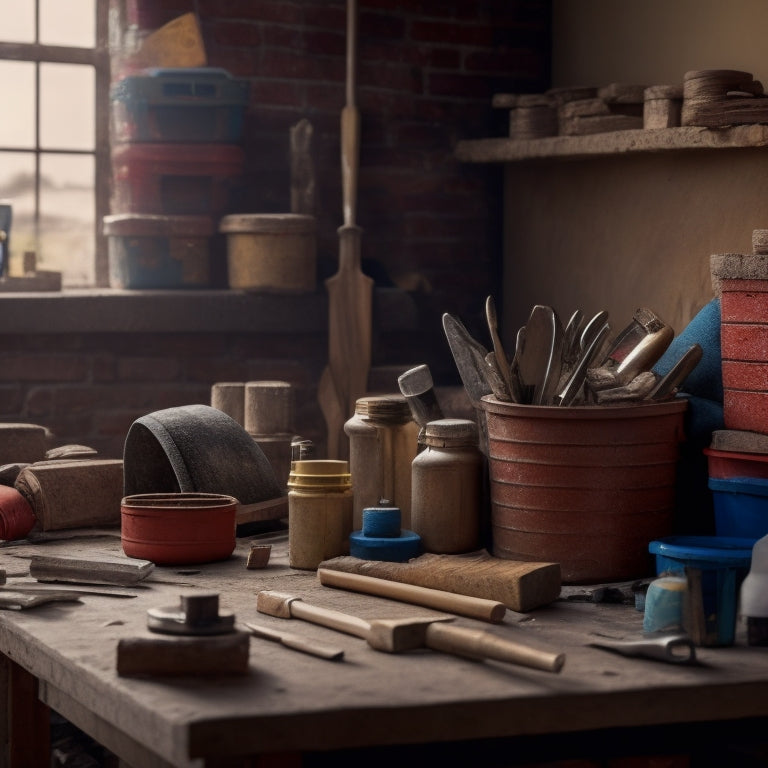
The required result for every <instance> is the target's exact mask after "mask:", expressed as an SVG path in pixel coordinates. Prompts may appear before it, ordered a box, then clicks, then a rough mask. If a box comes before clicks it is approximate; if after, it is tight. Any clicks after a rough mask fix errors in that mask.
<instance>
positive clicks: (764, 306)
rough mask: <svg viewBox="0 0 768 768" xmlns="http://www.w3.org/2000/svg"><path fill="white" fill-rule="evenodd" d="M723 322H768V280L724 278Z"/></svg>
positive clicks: (721, 303) (721, 302)
mask: <svg viewBox="0 0 768 768" xmlns="http://www.w3.org/2000/svg"><path fill="white" fill-rule="evenodd" d="M720 305H721V319H722V322H734V323H760V322H762V323H766V322H768V280H723V294H722V299H721V301H720Z"/></svg>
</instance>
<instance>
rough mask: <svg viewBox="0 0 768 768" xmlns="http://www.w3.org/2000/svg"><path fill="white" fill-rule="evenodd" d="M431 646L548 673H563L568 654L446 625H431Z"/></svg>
mask: <svg viewBox="0 0 768 768" xmlns="http://www.w3.org/2000/svg"><path fill="white" fill-rule="evenodd" d="M425 645H426V646H427V647H428V648H432V649H433V650H435V651H442V652H443V653H452V654H455V655H457V656H468V657H470V658H473V659H494V660H495V661H506V662H509V663H510V664H518V665H520V666H523V667H530V668H531V669H541V670H544V671H545V672H559V671H560V670H561V669H562V668H563V664H565V654H564V653H551V652H549V651H542V650H539V649H537V648H531V647H530V646H527V645H523V644H522V643H516V642H513V641H511V640H507V639H505V638H502V637H496V636H495V635H492V634H490V633H489V632H486V631H483V630H478V629H467V628H466V627H456V626H452V625H446V624H443V623H442V622H435V623H432V624H430V625H429V626H428V627H427V630H426V642H425Z"/></svg>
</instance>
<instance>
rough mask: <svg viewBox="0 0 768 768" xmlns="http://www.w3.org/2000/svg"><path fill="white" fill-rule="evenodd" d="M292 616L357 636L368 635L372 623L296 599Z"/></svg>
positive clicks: (292, 607) (292, 604)
mask: <svg viewBox="0 0 768 768" xmlns="http://www.w3.org/2000/svg"><path fill="white" fill-rule="evenodd" d="M291 616H292V617H293V618H296V619H303V620H304V621H309V622H310V623H312V624H319V625H320V626H321V627H328V628H329V629H335V630H337V631H338V632H345V633H346V634H348V635H354V636H355V637H362V638H363V639H365V638H367V637H368V632H369V630H370V628H371V625H370V624H369V623H368V622H367V621H365V620H363V619H358V618H357V616H349V615H348V614H346V613H341V612H340V611H334V610H332V609H330V608H321V607H319V606H316V605H310V604H309V603H305V602H304V601H302V600H295V601H294V602H292V603H291Z"/></svg>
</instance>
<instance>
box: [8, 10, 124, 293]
mask: <svg viewBox="0 0 768 768" xmlns="http://www.w3.org/2000/svg"><path fill="white" fill-rule="evenodd" d="M95 6H96V19H95V24H96V46H95V48H76V47H70V46H62V45H43V44H41V43H38V42H35V43H15V42H14V43H8V42H2V41H0V59H5V60H9V61H11V60H12V61H31V62H34V63H41V62H42V63H53V64H85V65H90V66H93V68H94V72H95V88H96V93H95V94H94V97H95V121H96V124H95V126H94V150H93V155H94V199H95V211H94V232H93V238H94V259H95V264H94V287H96V288H103V287H107V286H108V285H109V266H108V260H107V241H106V238H105V237H104V235H103V233H102V225H101V223H102V220H103V218H104V216H105V215H107V214H108V213H109V196H110V183H111V182H110V178H111V165H110V138H109V89H110V77H111V73H110V56H109V44H108V38H109V24H108V19H109V8H108V3H106V2H102V0H96V3H95ZM36 13H37V4H36ZM36 18H37V16H36ZM38 85H39V84H38ZM39 138H40V137H39V136H36V137H35V147H34V148H33V149H32V150H29V151H31V152H32V153H34V154H35V155H36V168H37V169H38V170H39V168H40V163H39V160H40V155H41V154H42V153H43V150H41V148H40V144H39ZM25 151H27V150H25ZM58 151H59V150H57V152H58ZM73 154H91V153H90V152H80V151H78V152H73ZM35 199H36V208H38V206H39V201H40V178H39V174H37V173H36V175H35ZM37 213H38V214H39V210H38V211H37Z"/></svg>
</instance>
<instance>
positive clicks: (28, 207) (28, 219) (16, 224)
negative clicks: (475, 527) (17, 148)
mask: <svg viewBox="0 0 768 768" xmlns="http://www.w3.org/2000/svg"><path fill="white" fill-rule="evenodd" d="M0 198H2V199H3V200H4V201H7V202H9V203H10V204H11V206H12V209H13V213H12V219H11V234H10V244H11V258H10V264H9V266H10V272H11V273H12V274H14V273H15V274H18V273H19V271H20V270H21V262H22V254H23V253H24V251H34V250H35V248H36V244H35V156H34V154H32V153H31V152H0Z"/></svg>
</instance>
